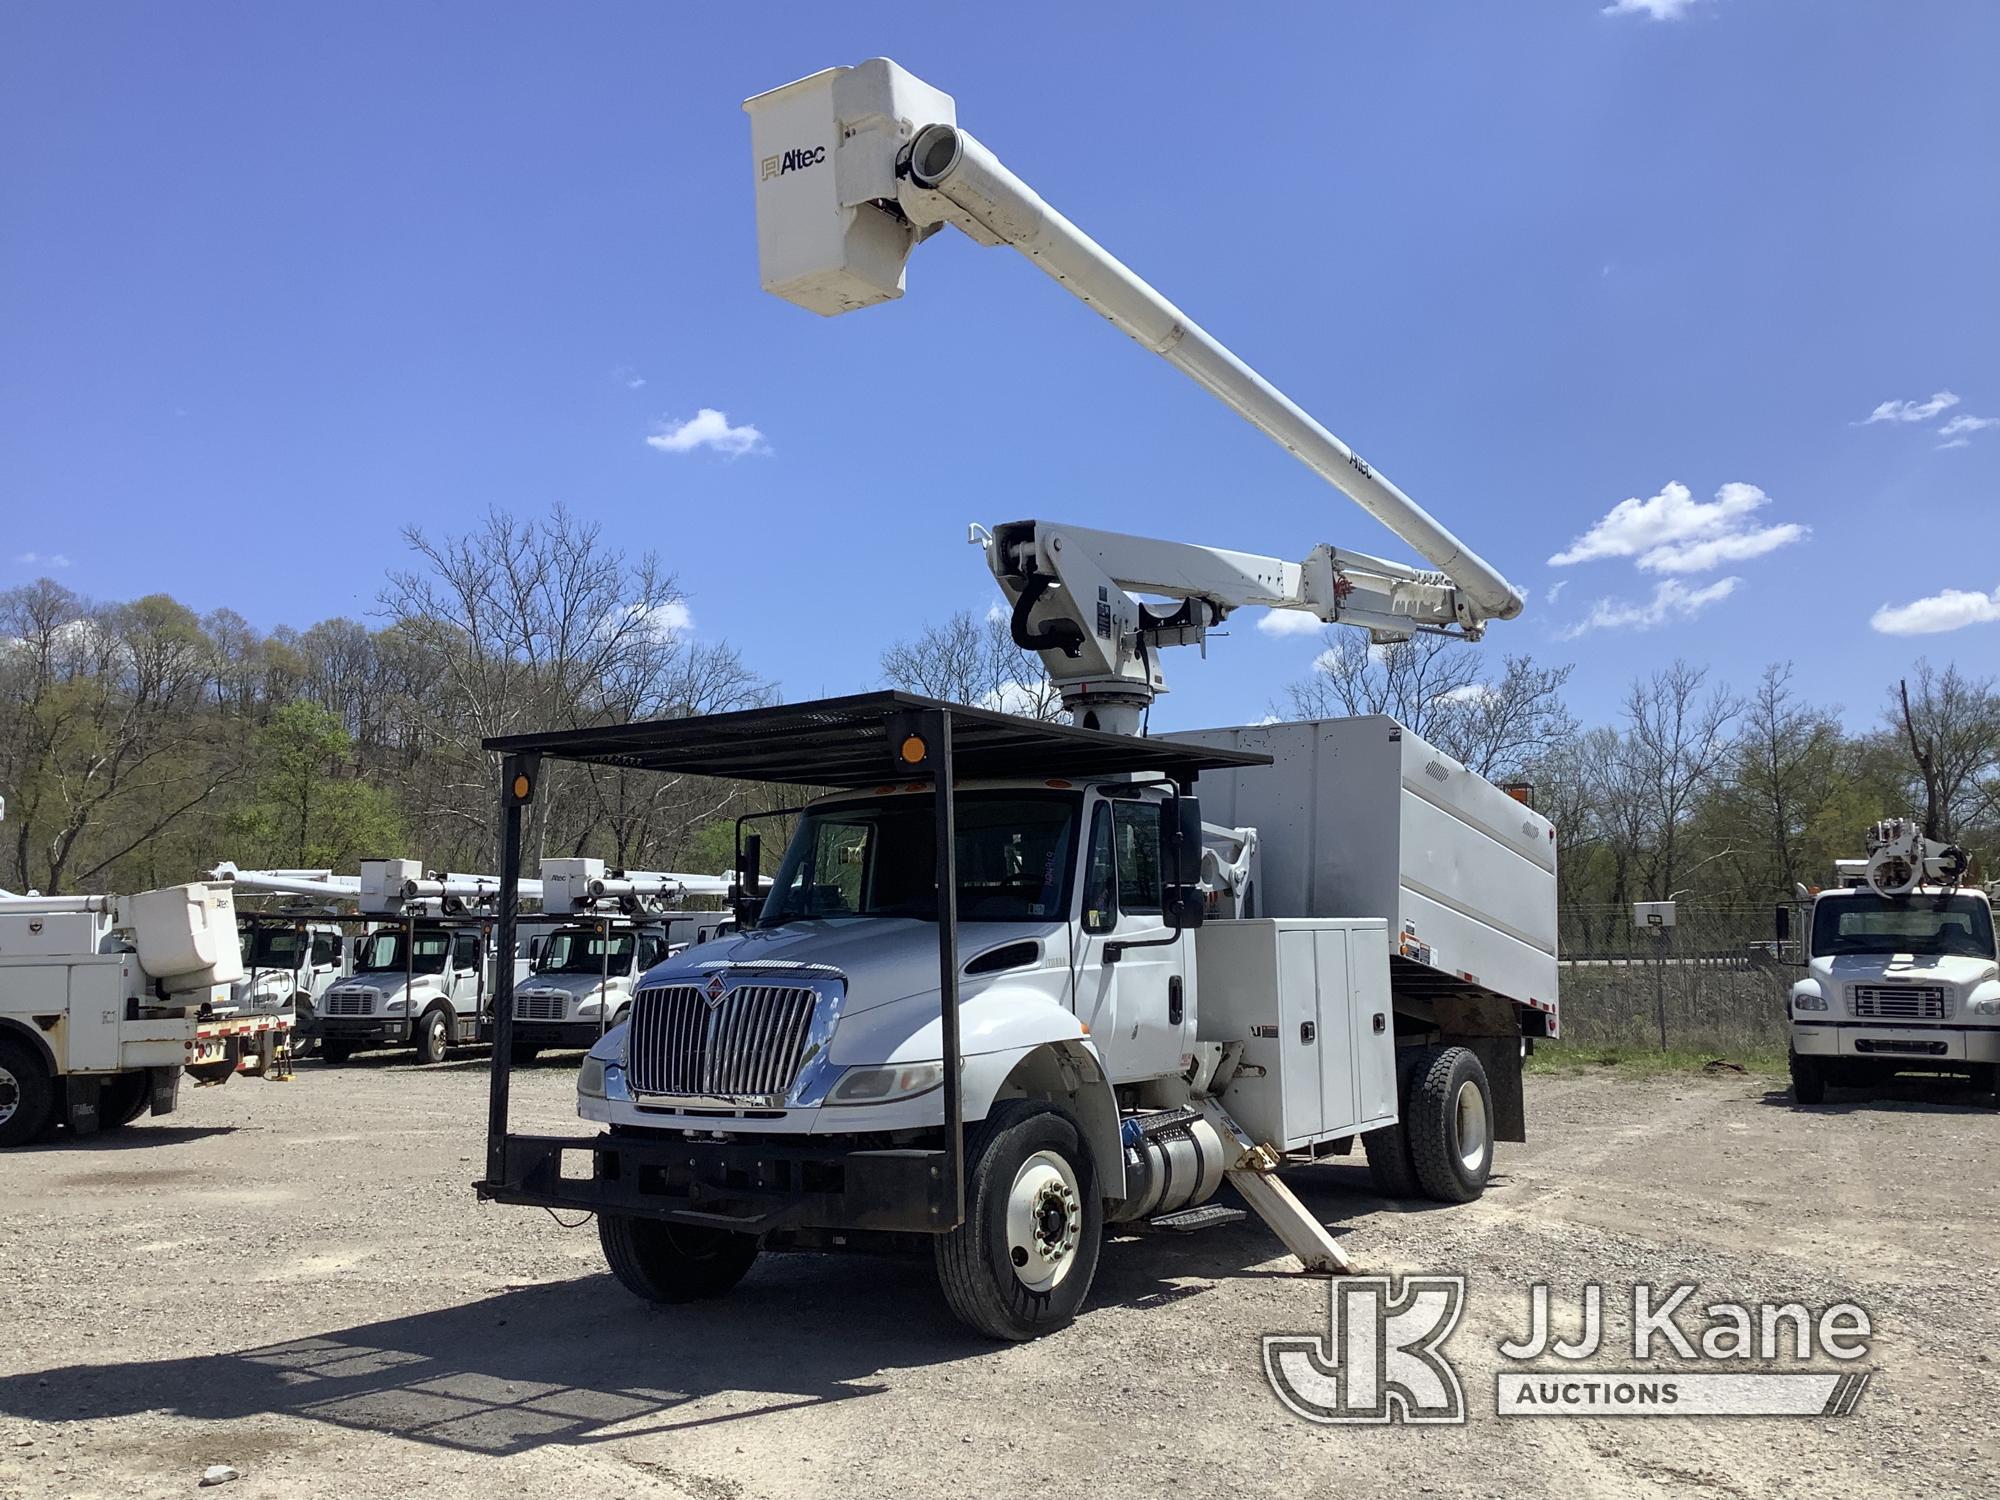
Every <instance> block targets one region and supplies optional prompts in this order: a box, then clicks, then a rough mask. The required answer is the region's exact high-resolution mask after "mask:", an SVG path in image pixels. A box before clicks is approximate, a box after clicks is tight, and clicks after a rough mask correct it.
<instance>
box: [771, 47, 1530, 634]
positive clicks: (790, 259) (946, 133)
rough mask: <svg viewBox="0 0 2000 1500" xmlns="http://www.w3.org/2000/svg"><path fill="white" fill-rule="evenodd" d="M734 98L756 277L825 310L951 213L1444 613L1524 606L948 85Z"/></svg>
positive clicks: (882, 279) (864, 75) (839, 76)
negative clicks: (1257, 445) (753, 224)
mask: <svg viewBox="0 0 2000 1500" xmlns="http://www.w3.org/2000/svg"><path fill="white" fill-rule="evenodd" d="M744 108H745V109H746V110H747V111H748V112H749V114H750V117H751V136H752V144H753V149H754V153H755V157H756V163H757V172H758V182H757V234H758V249H759V257H760V266H761V270H762V275H763V283H764V287H765V289H766V290H768V291H772V292H776V293H777V294H778V295H780V296H782V297H785V298H787V299H788V300H790V301H793V302H796V303H798V304H799V305H800V306H802V307H806V308H809V309H811V310H812V311H814V312H819V313H823V314H827V315H829V316H830V315H832V314H835V313H841V312H846V311H849V310H851V309H853V308H857V307H866V306H869V305H872V304H873V303H876V302H882V301H887V300H890V299H892V298H895V297H900V296H901V295H902V293H903V273H904V266H905V262H906V261H907V259H908V257H909V254H910V251H911V250H912V249H914V248H915V247H916V245H917V244H918V243H920V242H921V241H922V240H924V239H926V238H928V237H929V236H930V235H931V234H933V233H935V232H936V231H937V230H938V229H939V228H941V227H943V226H944V225H946V224H952V225H955V226H956V227H958V228H959V229H961V230H962V231H964V232H965V233H966V234H968V235H970V236H971V237H972V238H973V239H974V240H976V241H978V242H979V243H981V244H984V245H1011V246H1012V247H1013V248H1014V249H1016V250H1019V251H1020V252H1021V253H1022V254H1023V255H1026V256H1027V257H1028V259H1029V260H1030V261H1032V262H1033V263H1034V264H1035V265H1037V266H1038V267H1040V268H1041V269H1042V270H1043V271H1044V272H1046V273H1047V274H1048V275H1050V276H1051V277H1053V278H1054V279H1055V280H1056V281H1058V282H1059V283H1061V284H1062V285H1063V286H1064V287H1065V288H1067V289H1068V290H1069V291H1070V293H1071V294H1072V295H1074V296H1076V297H1077V298H1079V299H1080V300H1082V301H1083V302H1085V303H1087V304H1088V305H1089V306H1091V307H1092V308H1094V309H1095V310H1096V311H1097V312H1098V313H1099V314H1100V315H1101V316H1103V317H1105V318H1107V319H1109V320H1110V321H1111V322H1112V323H1113V324H1115V325H1116V326H1117V327H1118V328H1120V329H1122V330H1123V331H1124V332H1125V333H1127V334H1128V335H1130V336H1131V337H1132V338H1133V339H1135V340H1137V341H1138V342H1139V343H1140V344H1143V345H1144V346H1145V347H1147V348H1148V349H1151V350H1152V351H1153V352H1154V353H1156V354H1159V355H1160V356H1162V357H1163V358H1165V359H1166V360H1167V361H1168V362H1170V363H1171V364H1173V365H1175V366H1176V367H1177V368H1179V369H1180V370H1182V371H1184V372H1185V373H1186V374H1187V375H1188V376H1189V377H1190V378H1192V379H1193V380H1194V381H1195V382H1196V383H1197V384H1199V385H1200V386H1201V387H1202V388H1203V389H1205V390H1207V391H1208V392H1209V393H1210V394H1211V395H1213V396H1215V397H1216V399H1218V400H1219V401H1221V402H1222V403H1223V404H1224V405H1226V406H1228V407H1229V408H1230V409H1231V410H1232V411H1235V412H1236V413H1237V414H1238V415H1240V416H1242V417H1244V418H1245V419H1246V420H1248V421H1249V422H1251V423H1252V424H1253V425H1255V426H1256V427H1257V428H1258V429H1259V430H1260V431H1262V432H1264V433H1265V434H1266V435H1267V436H1269V437H1270V438H1271V439H1273V440H1274V441H1275V442H1277V443H1279V444H1281V445H1282V446H1283V447H1284V448H1285V449H1286V450H1287V451H1288V452H1290V453H1292V454H1294V455H1295V456H1297V457H1298V458H1299V459H1300V460H1301V461H1302V462H1304V463H1305V464H1306V465H1307V466H1308V467H1310V468H1311V469H1313V470H1314V472H1316V473H1318V474H1319V475H1320V476H1321V477H1322V478H1324V479H1326V480H1327V481H1328V482H1329V483H1331V484H1332V485H1334V486H1335V488H1337V489H1339V490H1341V491H1342V492H1343V493H1345V494H1346V495H1348V496H1349V497H1350V498H1351V499H1353V500H1354V501H1355V502H1356V503H1357V504H1359V505H1360V506H1362V508H1363V509H1365V510H1367V511H1368V512H1369V513H1370V514H1372V515H1374V516H1375V517H1376V518H1377V519H1378V520H1380V521H1381V522H1382V523H1383V524H1384V525H1385V526H1387V527H1389V529H1390V530H1392V531H1394V532H1395V533H1396V534H1397V535H1398V536H1399V537H1401V538H1402V539H1403V540H1404V541H1405V542H1407V543H1409V545H1410V546H1411V547H1413V548H1414V549H1415V550H1416V551H1417V553H1418V555H1419V556H1421V557H1422V558H1424V560H1425V561H1427V562H1429V563H1430V564H1431V565H1432V567H1434V568H1436V569H1437V570H1438V572H1439V573H1441V574H1443V575H1444V577H1445V578H1446V579H1448V580H1449V581H1450V582H1451V583H1452V584H1453V585H1454V586H1455V587H1454V591H1453V593H1452V596H1451V601H1450V602H1451V607H1452V619H1451V623H1455V624H1456V625H1457V626H1458V627H1460V628H1461V629H1464V630H1465V631H1467V632H1468V633H1477V632H1478V630H1479V628H1480V627H1481V626H1482V625H1483V623H1484V622H1485V621H1487V620H1489V619H1512V618H1513V617H1514V616H1516V615H1518V614H1519V613H1520V612H1521V607H1522V600H1521V596H1520V594H1519V593H1518V592H1517V591H1516V590H1515V589H1514V587H1513V586H1512V585H1511V584H1509V583H1508V582H1507V580H1506V579H1505V578H1504V577H1502V576H1501V574H1500V573H1499V572H1498V571H1497V570H1496V569H1494V568H1493V567H1492V566H1491V565H1490V564H1488V563H1487V562H1486V561H1485V560H1484V559H1482V558H1481V557H1479V556H1478V554H1476V553H1475V552H1473V551H1472V550H1471V549H1470V548H1469V547H1467V546H1466V545H1465V544H1464V543H1463V542H1461V541H1459V539H1458V538H1457V537H1455V536H1453V535H1452V534H1451V533H1450V532H1449V531H1447V530H1446V529H1445V528H1444V527H1443V526H1442V525H1440V524H1439V523H1438V522H1437V521H1436V520H1435V519H1434V518H1433V517H1432V516H1431V515H1430V514H1429V513H1428V512H1427V511H1425V510H1424V509H1423V507H1421V506H1419V505H1418V504H1417V503H1416V502H1415V501H1414V500H1412V499H1410V497H1409V496H1408V495H1406V494H1404V493H1403V492H1402V491H1401V490H1400V489H1398V488H1397V487H1396V486H1395V485H1393V484H1391V483H1390V482H1389V481H1388V480H1387V479H1386V478H1385V477H1383V476H1382V475H1381V474H1379V473H1377V472H1376V471H1375V469H1374V468H1373V467H1372V466H1371V465H1369V464H1368V463H1367V462H1365V461H1364V460H1363V459H1362V458H1361V457H1360V456H1359V455H1358V454H1356V453H1355V452H1354V450H1353V449H1351V448H1349V447H1348V446H1347V445H1346V444H1345V443H1343V442H1341V441H1340V439H1338V438H1336V437H1335V436H1334V435H1333V434H1332V433H1330V432H1328V431H1327V430H1326V428H1324V427H1323V426H1321V425H1320V424H1319V423H1318V422H1317V421H1315V420H1314V419H1313V418H1312V417H1311V416H1309V415H1307V413H1306V412H1305V411H1304V410H1303V409H1302V408H1301V407H1299V406H1298V405H1297V403H1295V402H1293V401H1292V400H1291V399H1290V398H1288V397H1287V396H1285V395H1284V393H1283V392H1281V391H1279V390H1278V389H1277V387H1275V386H1273V385H1272V384H1271V383H1270V382H1269V381H1267V380H1266V379H1264V377H1263V376H1261V375H1259V374H1258V373H1257V372H1256V371H1255V370H1253V369H1251V368H1250V367H1249V366H1248V365H1247V364H1245V363H1244V362H1243V361H1242V360H1241V359H1239V358H1237V357H1236V355H1235V354H1233V353H1231V352H1230V350H1229V349H1227V348H1226V347H1224V346H1223V344H1222V343H1221V342H1220V341H1219V340H1217V339H1216V338H1215V337H1214V336H1213V335H1211V334H1210V333H1208V331H1207V330H1206V329H1204V328H1202V327H1201V325H1200V324H1198V323H1196V322H1195V321H1194V320H1193V319H1192V318H1190V317H1188V316H1187V314H1186V313H1184V312H1182V311H1181V310H1180V308H1178V307H1176V306H1175V305H1174V304H1173V303H1172V302H1171V301H1169V300H1168V299H1167V298H1166V297H1164V296H1162V295H1161V294H1160V293H1159V292H1158V291H1156V290H1155V289H1154V288H1153V287H1151V286H1149V285H1147V283H1146V282H1145V281H1143V280H1142V279H1141V278H1140V277H1139V276H1137V275H1136V274H1134V273H1133V271H1132V270H1131V269H1130V268H1129V267H1127V266H1125V265H1124V264H1123V263H1122V262H1120V261H1119V260H1118V259H1117V258H1116V257H1114V256H1112V255H1111V254H1110V253H1109V252H1108V251H1106V250H1105V249H1104V248H1103V247H1102V246H1101V245H1099V244H1098V243H1097V242H1096V241H1095V240H1093V239H1091V238H1090V237H1089V236H1088V235H1086V234H1085V233H1083V231H1082V230H1080V229H1078V228H1077V227H1076V226H1075V225H1074V224H1072V223H1071V222H1070V221H1069V220H1068V219H1066V218H1064V217H1063V216H1062V215H1061V214H1060V213H1058V212H1056V210H1055V209H1053V208H1051V207H1050V206H1049V205H1048V204H1047V203H1045V202H1043V201H1042V199H1041V197H1040V196H1039V195H1037V194H1036V193H1035V191H1034V190H1033V189H1032V188H1030V187H1028V185H1027V184H1026V183H1024V182H1022V181H1021V180H1020V178H1018V177H1016V176H1015V175H1014V174H1013V173H1012V172H1010V171H1008V170H1007V168H1006V167H1005V166H1003V165H1001V163H1000V161H999V160H998V158H996V157H995V156H994V155H993V153H992V152H990V151H988V150H987V149H986V148H985V147H984V146H983V145H981V144H980V143H979V141H977V140H976V139H974V138H973V136H972V135H970V134H969V133H968V132H966V131H963V130H961V129H959V128H958V126H957V109H956V106H955V105H954V103H953V101H952V99H951V96H950V95H948V94H944V93H941V92H939V91H938V90H936V89H933V88H931V87H930V86H929V85H927V84H925V83H923V82H921V81H920V80H918V79H916V78H913V77H912V76H911V75H910V74H908V73H906V72H904V71H903V69H901V68H899V67H897V66H896V64H894V63H893V62H890V61H889V60H888V59H886V58H874V59H871V60H870V61H868V62H865V63H863V64H861V65H860V66H859V67H856V68H831V69H828V70H826V71H825V72H822V73H816V74H814V75H813V76H811V77H810V78H803V79H800V80H799V81H798V82H796V83H792V84H787V85H786V86H785V87H783V88H780V89H773V90H772V91H771V92H769V93H766V94H760V95H758V96H757V97H755V98H753V99H751V100H749V101H747V102H746V103H745V105H744Z"/></svg>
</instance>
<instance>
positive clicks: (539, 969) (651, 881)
mask: <svg viewBox="0 0 2000 1500" xmlns="http://www.w3.org/2000/svg"><path fill="white" fill-rule="evenodd" d="M541 887H542V914H543V916H545V917H548V918H558V917H559V918H564V919H566V920H564V921H563V923H562V924H561V925H560V926H555V927H551V928H546V929H545V930H544V931H543V932H542V933H541V934H540V936H539V940H538V943H537V953H536V956H535V960H534V962H533V964H532V965H531V966H530V968H529V972H528V975H527V977H526V978H525V979H522V980H520V981H518V982H517V984H516V986H515V990H514V1039H513V1044H512V1052H513V1058H514V1061H516V1062H532V1061H533V1060H534V1059H535V1057H536V1056H537V1054H539V1053H541V1052H543V1051H545V1050H548V1049H550V1048H564V1049H571V1048H574V1049H578V1050H581V1049H583V1048H586V1047H589V1046H591V1045H592V1044H593V1043H595V1042H596V1041H597V1039H598V1038H599V1037H601V1036H603V1035H604V1033H605V1031H606V1030H608V1029H609V1028H610V1027H611V1026H615V1025H617V1024H618V1023H619V1022H621V1021H623V1020H624V1019H625V1013H626V1011H627V1010H628V1009H629V1008H630V1006H631V1004H632V989H633V986H634V984H635V983H636V982H637V980H638V978H639V976H640V975H642V974H644V973H645V972H646V971H647V970H648V969H650V968H652V967H653V966H654V965H655V964H657V963H659V962H660V961H661V960H662V959H665V958H667V957H669V956H670V955H672V954H674V953H678V952H680V951H681V950H682V949H684V948H688V947H691V946H694V945H696V944H699V943H705V942H707V941H709V940H710V939H711V938H713V937H715V936H716V934H717V932H718V931H719V930H720V929H721V928H722V927H723V926H724V925H725V924H733V923H734V921H735V918H734V916H733V915H732V914H731V913H729V912H726V911H682V910H678V909H677V908H678V906H679V904H680V903H681V902H682V901H684V900H685V899H686V898H687V897H689V896H714V897H722V896H727V895H728V894H729V887H730V882H729V881H728V879H726V878H725V877H722V876H703V875H681V874H675V873H671V872H667V871H658V870H609V871H607V870H606V869H605V864H604V861H603V860H601V859H588V858H576V859H545V860H543V861H542V878H541Z"/></svg>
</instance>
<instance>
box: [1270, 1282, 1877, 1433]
mask: <svg viewBox="0 0 2000 1500" xmlns="http://www.w3.org/2000/svg"><path fill="white" fill-rule="evenodd" d="M1695 1292H1696V1288H1694V1287H1693V1286H1690V1285H1685V1284H1683V1285H1679V1286H1674V1287H1671V1288H1669V1289H1667V1290H1666V1291H1665V1292H1659V1291H1656V1290H1655V1289H1654V1288H1653V1287H1651V1286H1648V1285H1645V1284H1643V1283H1641V1284H1639V1285H1636V1286H1634V1287H1633V1288H1632V1289H1631V1318H1630V1323H1629V1329H1630V1339H1631V1343H1630V1356H1631V1359H1632V1361H1633V1362H1634V1364H1635V1365H1636V1366H1638V1368H1629V1369H1605V1368H1602V1367H1599V1366H1597V1365H1594V1364H1588V1365H1587V1364H1585V1363H1583V1362H1584V1361H1588V1360H1594V1359H1595V1358H1596V1357H1597V1356H1598V1355H1599V1354H1600V1353H1601V1352H1603V1351H1604V1349H1605V1329H1606V1319H1605V1316H1604V1292H1603V1288H1602V1287H1600V1286H1598V1285H1597V1284H1595V1283H1591V1284H1588V1285H1586V1286H1585V1287H1584V1288H1583V1293H1582V1296H1581V1298H1580V1299H1579V1301H1578V1304H1577V1318H1576V1320H1575V1323H1574V1325H1573V1326H1574V1327H1575V1329H1576V1335H1577V1336H1576V1337H1575V1338H1574V1339H1567V1338H1563V1337H1560V1336H1558V1335H1557V1334H1556V1332H1555V1318H1554V1316H1553V1314H1552V1311H1551V1298H1550V1293H1549V1288H1548V1287H1547V1286H1546V1285H1544V1284H1540V1283H1538V1284H1536V1285H1535V1286H1533V1287H1531V1288H1530V1289H1529V1298H1528V1328H1527V1331H1526V1333H1524V1334H1523V1335H1522V1336H1520V1337H1519V1338H1511V1339H1506V1340H1503V1341H1502V1342H1501V1343H1500V1344H1499V1346H1498V1353H1499V1355H1500V1357H1501V1359H1502V1361H1503V1362H1504V1364H1503V1368H1502V1369H1501V1371H1500V1373H1499V1374H1498V1375H1497V1376H1496V1377H1495V1389H1494V1410H1495V1411H1496V1412H1497V1413H1498V1414H1499V1415H1500V1416H1503V1417H1533V1416H1593V1417H1619V1416H1800V1417H1836V1416H1846V1415H1847V1414H1848V1413H1850V1412H1852V1411H1853V1410H1854V1408H1855V1406H1856V1405H1857V1404H1858V1403H1859V1402H1860V1400H1861V1395H1862V1392H1863V1391H1865V1390H1866V1389H1867V1387H1868V1380H1869V1373H1870V1372H1868V1371H1866V1370H1857V1369H1847V1370H1840V1369H1834V1370H1827V1369H1824V1368H1822V1369H1817V1370H1800V1369H1772V1368H1770V1366H1771V1365H1773V1364H1777V1363H1799V1364H1803V1363H1805V1362H1807V1361H1810V1360H1814V1359H1816V1358H1825V1359H1830V1360H1835V1361H1839V1362H1840V1363H1842V1364H1851V1362H1853V1361H1855V1360H1858V1359H1861V1358H1863V1357H1864V1356H1866V1354H1867V1353H1868V1342H1867V1341H1868V1338H1869V1336H1870V1335H1871V1334H1872V1332H1873V1328H1872V1326H1871V1324H1870V1322H1869V1319H1868V1314H1867V1313H1866V1312H1865V1311H1863V1310H1862V1309H1861V1308H1860V1307H1858V1306H1856V1305H1855V1304H1854V1303H1852V1302H1837V1303H1834V1304H1832V1305H1830V1306H1828V1307H1826V1308H1823V1309H1821V1310H1819V1311H1817V1312H1815V1311H1814V1310H1812V1309H1810V1308H1808V1307H1806V1306H1805V1305H1804V1304H1803V1303H1799V1302H1760V1303H1755V1304H1752V1303H1742V1302H1710V1303H1707V1304H1705V1305H1701V1306H1699V1307H1698V1308H1697V1307H1696V1306H1694V1305H1692V1304H1693V1299H1694V1297H1695ZM1328 1296H1329V1303H1328V1309H1327V1331H1326V1333H1325V1334H1317V1333H1312V1334H1271V1335H1267V1336H1266V1337H1265V1339H1264V1373H1265V1376H1266V1378H1268V1379H1269V1380H1270V1382H1271V1389H1272V1390H1273V1391H1275V1392H1276V1393H1277V1396H1278V1399H1279V1400H1280V1401H1281V1402H1283V1403H1284V1405H1285V1406H1286V1407H1287V1408H1288V1409H1289V1410H1290V1411H1292V1412H1294V1413H1296V1414H1297V1415H1298V1416H1301V1417H1304V1418H1305V1419H1306V1420H1307V1421H1309V1422H1374V1423H1388V1422H1395V1423H1423V1422H1452V1423H1457V1422H1463V1421H1464V1420H1465V1415H1466V1405H1465V1395H1464V1390H1463V1387H1462V1386H1461V1384H1460V1381H1459V1376H1458V1371H1457V1369H1456V1368H1455V1367H1454V1366H1453V1365H1452V1363H1451V1361H1450V1360H1449V1359H1447V1358H1446V1357H1445V1354H1444V1344H1445V1342H1446V1340H1448V1339H1449V1338H1450V1337H1451V1335H1452V1332H1453V1330H1454V1329H1456V1328H1457V1327H1458V1323H1459V1318H1460V1316H1461V1314H1462V1313H1463V1312H1464V1309H1465V1297H1466V1291H1465V1278H1464V1277H1462V1276H1409V1277H1405V1278H1403V1280H1402V1282H1401V1283H1400V1286H1399V1285H1398V1284H1396V1283H1394V1282H1392V1281H1391V1280H1390V1279H1389V1278H1388V1277H1384V1276H1358V1277H1354V1278H1352V1279H1349V1280H1341V1281H1335V1282H1332V1283H1330V1285H1329V1293H1328ZM1621 1352H1622V1351H1621ZM1614 1357H1615V1356H1614ZM1656 1359H1671V1360H1673V1361H1674V1363H1672V1364H1655V1363H1650V1362H1651V1361H1654V1360H1656ZM1549 1360H1554V1361H1555V1363H1553V1364H1549V1363H1545V1361H1549ZM1530 1361H1532V1362H1533V1363H1532V1364H1530V1363H1529V1362H1530ZM1753 1361H1754V1362H1757V1363H1759V1364H1761V1365H1763V1366H1764V1368H1762V1369H1745V1368H1743V1366H1744V1365H1745V1364H1748V1363H1750V1362H1753ZM1690 1366H1692V1367H1690Z"/></svg>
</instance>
